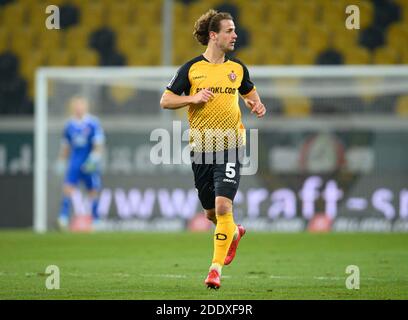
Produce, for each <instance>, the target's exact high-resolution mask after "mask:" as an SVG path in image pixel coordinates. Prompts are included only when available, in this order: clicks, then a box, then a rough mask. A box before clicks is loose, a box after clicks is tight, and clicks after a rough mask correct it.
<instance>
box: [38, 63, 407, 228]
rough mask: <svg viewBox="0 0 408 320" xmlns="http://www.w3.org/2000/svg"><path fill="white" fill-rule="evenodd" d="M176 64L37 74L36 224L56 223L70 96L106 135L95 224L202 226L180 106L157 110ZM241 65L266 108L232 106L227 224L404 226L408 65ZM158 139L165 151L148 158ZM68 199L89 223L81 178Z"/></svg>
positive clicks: (82, 224)
mask: <svg viewBox="0 0 408 320" xmlns="http://www.w3.org/2000/svg"><path fill="white" fill-rule="evenodd" d="M176 70H177V68H175V67H142V68H115V67H109V68H41V69H39V70H38V71H37V75H36V108H35V179H34V204H35V207H34V222H35V223H34V228H35V230H36V231H38V232H44V231H46V230H53V229H55V228H56V226H57V218H58V215H59V211H60V202H61V198H62V186H63V182H64V174H61V172H58V170H56V168H57V160H58V154H59V152H60V147H61V139H62V134H63V128H64V124H65V122H66V121H67V119H68V118H69V117H70V115H69V110H68V106H67V104H68V101H69V99H70V98H71V97H73V96H75V95H78V94H79V95H82V96H85V97H86V98H87V99H88V100H89V101H90V113H91V114H93V115H95V116H97V117H98V118H99V120H100V122H101V124H102V127H103V129H104V132H105V135H106V142H105V151H104V156H103V166H102V188H101V190H100V193H99V203H98V209H97V210H98V213H99V216H100V217H101V221H102V222H101V225H100V229H101V230H163V231H178V230H184V229H191V230H196V229H197V230H198V229H205V228H208V227H209V226H208V224H207V221H205V219H204V220H203V219H202V207H201V205H200V203H199V200H198V197H197V193H196V190H195V188H194V183H193V175H192V171H191V165H190V164H189V163H188V161H187V160H186V157H185V155H186V154H185V150H188V149H187V148H186V147H187V145H188V141H187V140H188V139H186V138H185V137H186V133H187V135H188V122H187V117H186V111H185V109H180V110H177V111H169V110H161V108H160V105H159V101H160V97H161V94H162V92H163V90H164V88H165V86H166V85H167V84H168V83H169V81H170V80H171V78H172V77H173V75H174V74H175V72H176ZM249 71H250V75H251V78H252V80H253V82H254V83H255V85H256V87H257V90H258V92H259V94H260V96H261V98H262V100H263V102H264V104H265V105H266V107H267V110H268V112H267V114H266V116H265V117H264V118H263V119H257V118H256V117H255V116H254V115H251V114H250V112H249V110H247V108H246V107H245V106H244V104H243V102H242V101H241V102H240V104H241V111H242V118H243V123H244V125H245V126H246V129H247V132H246V135H247V143H248V144H247V157H246V159H247V162H246V165H245V166H246V167H245V172H244V175H243V177H242V178H241V182H240V188H239V191H238V193H237V195H236V198H235V201H234V216H235V220H236V221H237V222H241V223H245V224H246V226H247V227H248V228H249V229H252V230H261V231H290V232H295V231H303V230H311V231H314V230H333V231H407V230H408V183H407V181H408V166H407V163H408V149H407V148H406V146H407V145H408V121H407V118H406V116H407V115H408V67H406V66H392V67H391V66H390V67H388V66H338V67H337V66H336V67H327V66H324V67H323V66H312V67H259V66H257V67H249ZM226 76H227V75H226ZM404 117H405V118H404ZM160 143H162V145H164V144H165V143H167V144H168V145H169V147H170V148H169V149H168V150H161V151H160V152H159V153H157V154H156V158H155V160H154V159H153V158H154V157H153V153H154V152H155V151H156V150H157V147H158V144H160ZM183 152H184V154H183ZM156 160H159V161H156ZM160 160H161V162H160ZM163 160H164V161H163ZM166 160H167V161H166ZM72 204H73V205H72V217H73V218H74V219H73V221H76V222H73V223H72V224H71V227H72V229H73V230H84V228H85V229H86V223H87V222H86V221H88V220H87V219H85V218H86V217H89V215H90V212H89V205H88V204H89V203H88V201H87V196H86V189H84V187H83V186H82V185H79V187H78V192H77V193H75V197H74V199H73V201H72Z"/></svg>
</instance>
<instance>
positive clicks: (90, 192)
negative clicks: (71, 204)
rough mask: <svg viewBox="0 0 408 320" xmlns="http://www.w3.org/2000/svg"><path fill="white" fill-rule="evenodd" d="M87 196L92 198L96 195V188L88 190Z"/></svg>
mask: <svg viewBox="0 0 408 320" xmlns="http://www.w3.org/2000/svg"><path fill="white" fill-rule="evenodd" d="M88 197H89V198H91V199H93V198H97V197H98V191H97V190H91V191H89V192H88Z"/></svg>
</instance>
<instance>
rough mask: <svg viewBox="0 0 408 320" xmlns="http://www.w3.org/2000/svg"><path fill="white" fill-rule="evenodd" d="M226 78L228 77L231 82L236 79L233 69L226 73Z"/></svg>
mask: <svg viewBox="0 0 408 320" xmlns="http://www.w3.org/2000/svg"><path fill="white" fill-rule="evenodd" d="M228 79H230V80H231V82H234V81H235V80H237V75H236V74H235V73H234V70H232V71H231V73H230V74H229V75H228Z"/></svg>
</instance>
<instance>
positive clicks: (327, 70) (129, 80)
mask: <svg viewBox="0 0 408 320" xmlns="http://www.w3.org/2000/svg"><path fill="white" fill-rule="evenodd" d="M248 69H249V72H250V75H251V78H252V80H253V82H254V83H255V85H256V86H257V89H258V91H259V93H260V96H261V97H262V98H265V97H266V98H270V99H272V100H271V101H274V100H273V99H275V98H279V99H281V100H282V99H283V100H284V99H285V97H287V98H291V97H307V98H308V99H312V98H314V97H319V98H325V97H327V98H329V99H339V100H341V99H342V98H344V97H350V96H362V95H382V96H389V95H397V96H399V95H401V96H406V95H408V66H405V65H399V66H350V65H348V66H296V67H295V66H287V67H286V66H279V67H278V66H277V67H273V66H249V67H248ZM176 71H177V68H176V67H100V68H98V67H96V68H71V67H67V68H53V67H51V68H48V67H46V68H40V69H38V70H37V72H36V81H35V127H34V135H35V139H34V143H35V149H34V151H35V162H34V168H35V169H34V230H35V231H36V232H39V233H42V232H46V231H47V230H49V229H50V226H49V223H48V222H47V219H48V216H49V214H50V213H49V208H48V206H47V197H48V191H47V181H48V179H49V177H48V172H49V166H50V163H48V148H49V141H48V132H49V130H53V126H54V127H55V126H57V125H58V126H60V125H61V121H62V120H63V119H62V116H61V115H62V111H61V112H60V113H59V114H58V115H57V116H55V115H52V116H50V101H49V97H50V95H52V94H53V93H51V92H50V82H54V83H58V84H59V85H60V86H61V87H63V85H64V84H79V85H80V84H81V83H83V84H84V87H85V86H88V87H87V88H88V89H89V86H90V85H93V86H100V87H102V86H122V87H128V88H135V89H137V90H142V91H143V90H150V91H152V90H153V91H156V92H157V93H158V94H159V93H161V92H162V91H163V89H164V88H165V86H166V84H167V83H168V82H169V81H170V79H171V78H172V77H173V75H174V74H175V72H176ZM282 79H283V80H285V81H286V82H285V81H280V80H282ZM353 79H361V81H357V82H353V81H349V80H353ZM367 79H368V80H367ZM370 79H372V81H370ZM290 80H296V85H293V82H291V81H290ZM84 90H85V91H84V92H87V91H86V90H87V89H84ZM96 94H98V95H99V94H100V93H96ZM54 95H55V92H54ZM58 95H59V96H58ZM59 97H65V93H64V94H63V93H62V91H61V93H58V92H57V94H56V98H55V99H58V98H59ZM98 98H99V99H103V97H102V96H101V97H99V96H98ZM156 103H157V106H159V100H158V99H157V101H156ZM267 107H268V106H267ZM386 107H387V105H385V106H384V108H386ZM158 108H159V107H158ZM339 108H343V109H342V110H341V111H342V112H340V113H338V114H337V113H330V114H324V112H323V113H320V114H313V113H312V114H311V115H310V116H307V117H290V116H287V115H285V114H284V113H276V114H273V112H272V114H273V116H270V117H268V118H267V119H265V120H262V121H256V120H255V119H253V118H249V117H248V114H243V117H244V123H245V124H246V126H247V127H248V128H251V127H254V128H255V127H256V128H259V129H260V130H266V131H267V130H270V129H271V128H273V129H274V130H280V129H282V130H288V129H289V130H294V131H296V130H302V129H315V128H327V129H331V128H348V129H350V130H353V129H355V128H370V129H372V128H374V129H375V130H382V129H384V130H403V131H408V121H407V120H406V119H404V118H401V117H399V116H398V115H396V114H395V113H394V112H379V113H376V112H373V113H371V112H363V113H362V112H356V113H355V112H354V110H353V106H349V107H342V106H341V107H339ZM100 115H101V116H102V117H104V119H105V123H106V125H107V127H108V128H110V129H112V130H114V129H115V128H116V127H117V126H118V125H120V126H122V124H121V123H118V121H123V127H128V128H129V130H138V129H140V130H152V129H154V128H155V126H157V125H158V124H159V125H163V124H164V123H166V122H169V121H171V120H172V119H173V118H172V117H173V116H169V113H164V112H162V113H160V114H159V113H156V114H154V113H153V114H152V113H146V114H143V113H141V114H138V113H137V111H135V113H134V114H133V115H132V116H133V117H134V119H135V120H134V121H133V120H132V121H129V122H127V119H128V116H127V114H120V113H119V114H115V115H110V114H109V113H108V114H106V115H105V116H104V115H103V114H100ZM132 119H133V118H132Z"/></svg>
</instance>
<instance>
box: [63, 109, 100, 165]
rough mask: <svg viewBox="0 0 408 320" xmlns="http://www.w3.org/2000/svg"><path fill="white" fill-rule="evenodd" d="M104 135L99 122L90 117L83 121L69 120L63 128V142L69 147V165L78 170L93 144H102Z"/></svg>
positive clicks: (87, 116)
mask: <svg viewBox="0 0 408 320" xmlns="http://www.w3.org/2000/svg"><path fill="white" fill-rule="evenodd" d="M104 141H105V134H104V132H103V129H102V127H101V125H100V123H99V120H98V119H97V118H96V117H94V116H91V115H86V116H85V117H84V118H83V119H81V120H77V119H70V120H69V121H68V122H67V123H66V125H65V128H64V134H63V142H64V143H66V144H68V146H69V147H70V155H69V161H68V163H69V165H68V167H69V168H71V169H76V170H79V169H80V168H81V166H82V165H83V164H84V163H85V161H86V160H87V159H88V157H89V155H90V153H91V151H92V149H93V146H94V145H95V144H103V143H104Z"/></svg>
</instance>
